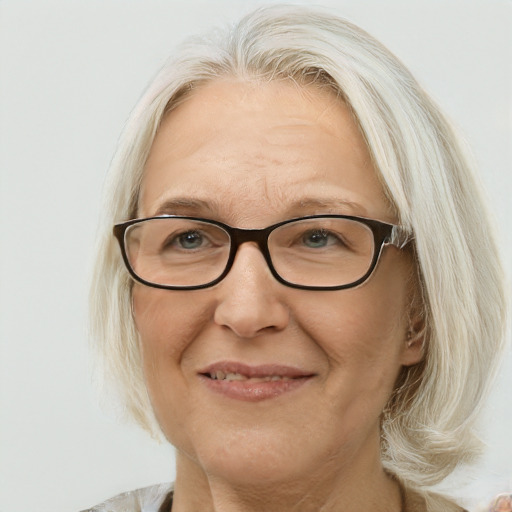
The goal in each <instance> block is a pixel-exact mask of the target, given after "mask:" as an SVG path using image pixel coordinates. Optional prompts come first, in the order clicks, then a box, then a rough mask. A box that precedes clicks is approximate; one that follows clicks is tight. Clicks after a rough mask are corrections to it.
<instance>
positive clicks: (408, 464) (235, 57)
mask: <svg viewBox="0 0 512 512" xmlns="http://www.w3.org/2000/svg"><path fill="white" fill-rule="evenodd" d="M221 77H222V78H230V77H233V78H235V79H237V80H248V81H258V80H263V81H268V80H280V79H292V80H294V81H296V82H297V83H299V84H313V85H317V86H319V87H329V88H330V89H332V90H333V91H335V92H336V94H338V95H339V97H340V98H341V100H342V101H344V102H345V103H346V104H347V105H348V106H349V108H350V109H351V110H352V113H353V116H354V119H355V120H356V122H357V123H358V125H359V128H360V130H361V133H362V134H363V136H364V138H365V141H366V144H367V146H368V149H369V151H370V154H371V156H372V159H373V162H374V165H375V169H376V170H377V173H378V176H379V179H380V180H381V183H382V185H383V187H384V189H385V192H386V194H387V197H388V199H389V200H390V202H391V204H392V205H393V206H394V208H395V209H396V212H397V214H398V216H399V219H400V223H401V224H402V225H403V226H404V227H405V228H406V229H409V230H411V231H412V232H413V233H414V238H415V254H416V260H417V268H418V275H419V283H420V288H421V292H422V299H423V304H422V308H423V310H424V315H425V317H424V318H425V322H426V326H427V327H426V332H425V334H426V354H425V358H424V361H423V362H422V363H420V364H419V365H416V366H413V367H411V368H404V369H403V371H402V373H401V375H400V377H399V381H398V382H397V387H396V390H395V393H394V394H393V396H392V397H391V399H390V401H389V404H388V406H387V407H386V409H385V411H384V412H383V417H382V460H383V463H384V465H385V467H386V468H387V469H388V470H389V471H391V472H392V473H394V474H395V475H396V476H397V477H398V478H400V479H401V480H402V481H404V482H405V483H407V484H408V485H409V486H411V487H413V488H416V489H421V488H425V487H427V486H431V485H433V484H436V483H438V482H440V481H441V480H442V479H443V478H444V477H446V476H447V475H448V474H449V473H450V472H451V471H452V470H453V469H454V468H455V466H456V465H457V464H459V463H461V462H468V461H470V460H472V458H473V457H474V455H475V454H476V453H477V452H478V449H479V441H478V439H477V437H476V435H475V432H474V423H475V420H476V418H477V413H478V412H479V409H480V408H481V405H482V402H483V400H484V398H485V396H486V393H487V391H488V387H489V384H490V382H491V380H492V377H493V375H494V374H495V371H496V366H497V362H498V359H499V357H500V354H501V352H502V348H503V343H504V341H503V340H504V333H503V331H504V322H505V306H504V290H503V284H502V283H503V278H502V272H501V266H500V262H499V258H498V254H497V249H496V246H495V242H494V237H493V234H492V229H491V227H490V224H489V221H488V216H487V214H486V209H485V206H484V204H483V201H482V198H481V196H480V193H479V185H478V184H477V182H476V180H475V177H474V173H473V169H472V162H471V159H470V158H469V157H468V156H467V155H468V150H467V149H466V148H465V147H464V144H463V143H462V142H461V140H460V139H459V138H458V136H457V135H456V134H455V132H454V130H453V128H452V126H451V125H450V123H449V122H448V121H447V120H446V119H445V117H444V116H443V115H442V114H441V113H440V111H439V109H438V107H437V106H436V105H435V104H434V103H433V101H432V100H431V99H430V98H429V97H428V96H427V94H426V93H425V92H424V91H423V90H422V89H421V88H420V86H419V85H418V84H417V83H416V81H415V79H414V78H413V77H412V76H411V74H410V73H409V71H408V70H407V69H406V68H405V67H404V65H403V64H402V63H401V62H399V60H398V59H397V58H396V57H394V56H393V55H392V54H391V53H390V52H389V51H388V50H387V49H386V48H384V47H383V46H382V45H381V44H380V43H379V42H377V41H376V40H375V39H373V38H372V37H371V36H369V35H368V34H367V33H365V32H364V31H363V30H361V29H360V28H358V27H356V26H354V25H353V24H351V23H349V22H347V21H345V20H343V19H340V18H337V17H335V16H333V15H332V14H327V13H324V12H323V11H321V10H317V9H310V8H306V7H298V6H291V7H286V6H272V7H266V8H262V9H258V10H256V11H254V12H253V13H251V14H249V15H248V16H246V17H245V18H243V19H242V20H241V21H240V22H239V23H238V24H236V25H235V26H234V27H232V28H230V30H229V31H227V32H225V33H219V32H217V33H215V34H214V35H213V36H211V37H207V38H201V39H193V40H190V41H189V42H188V43H187V44H185V45H184V46H183V47H182V48H181V49H180V52H179V53H178V54H177V55H176V56H175V57H174V58H173V59H172V60H170V61H169V62H168V63H167V64H166V65H165V66H164V68H163V69H162V70H161V71H160V73H159V74H158V75H157V77H156V78H155V80H154V81H153V82H152V83H151V84H150V86H149V88H148V89H147V91H146V92H145V94H144V95H143V97H142V99H141V100H140V102H139V104H138V105H137V107H136V108H135V110H134V112H133V113H132V116H131V118H130V120H129V122H128V124H127V126H126V129H125V131H124V133H123V135H122V138H121V140H120V143H119V148H118V151H117V153H116V156H115V158H114V160H113V163H112V167H111V171H110V174H109V180H108V183H107V187H106V196H105V203H104V210H103V215H102V227H101V230H100V236H99V242H98V248H97V256H96V258H97V259H96V266H95V274H94V276H93V281H92V287H91V296H90V298H91V329H92V334H93V336H94V339H95V340H96V341H97V345H96V346H97V348H98V352H99V356H100V361H101V362H102V371H103V374H104V375H107V376H108V377H109V378H110V380H111V381H113V382H114V383H115V384H116V385H117V386H118V390H119V393H120V395H121V400H122V403H123V404H124V405H125V407H127V409H128V411H129V412H130V413H131V415H132V417H133V418H135V419H136V421H137V422H138V423H140V424H141V425H142V426H143V427H144V428H146V429H148V430H149V431H150V432H153V433H156V432H158V425H157V424H156V421H155V418H154V415H153V412H152V408H151V404H150V400H149V397H148V393H147V390H146V387H145V383H144V375H143V370H142V363H141V354H140V351H139V339H138V334H137V331H136V328H135V326H134V321H133V318H132V312H131V287H132V283H131V280H130V278H129V276H128V273H127V271H126V270H125V268H124V265H123V262H122V260H121V256H120V251H119V249H118V247H117V246H116V241H115V240H114V237H113V236H112V225H113V223H114V222H117V221H122V220H125V219H129V218H133V217H134V216H135V215H136V210H137V202H138V197H139V191H140V186H141V180H142V176H143V172H144V165H145V162H146V159H147V156H148V153H149V151H150V148H151V145H152V142H153V139H154V137H155V134H156V132H157V130H158V127H159V124H160V122H161V120H162V117H163V116H164V114H165V113H166V112H169V111H170V110H172V109H173V108H175V106H176V105H178V104H179V103H180V102H181V101H185V100H186V98H187V93H188V92H189V91H191V90H193V89H194V88H197V87H200V85H201V84H202V83H206V82H209V81H214V80H216V79H219V78H221Z"/></svg>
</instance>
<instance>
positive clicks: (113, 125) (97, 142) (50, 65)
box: [0, 0, 512, 512]
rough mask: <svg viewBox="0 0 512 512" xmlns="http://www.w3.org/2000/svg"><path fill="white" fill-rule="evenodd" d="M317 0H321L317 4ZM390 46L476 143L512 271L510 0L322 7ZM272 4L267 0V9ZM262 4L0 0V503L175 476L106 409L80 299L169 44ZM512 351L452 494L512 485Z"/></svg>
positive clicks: (349, 2)
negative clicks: (138, 117)
mask: <svg viewBox="0 0 512 512" xmlns="http://www.w3.org/2000/svg"><path fill="white" fill-rule="evenodd" d="M309 3H310V4H311V3H316V2H309ZM321 3H322V5H327V6H329V5H331V6H335V7H336V10H337V12H338V13H339V14H341V15H342V16H345V17H347V18H349V19H351V20H352V21H355V22H356V23H358V24H360V25H361V26H362V27H363V28H365V29H367V30H368V31H369V32H370V33H372V34H373V35H375V36H377V37H378V38H379V39H380V40H381V41H382V42H384V43H385V44H386V45H387V46H388V47H390V48H391V49H392V50H393V51H394V52H395V53H396V54H397V55H398V56H399V57H400V58H401V59H402V60H403V61H404V62H405V63H406V64H407V65H408V66H409V67H410V68H411V69H412V71H413V72H414V73H415V74H416V75H417V77H418V78H419V80H420V82H422V83H423V84H424V85H425V87H426V89H427V90H428V91H429V92H430V93H431V94H432V95H433V96H434V98H436V99H437V101H438V102H439V103H440V104H441V105H442V107H443V108H444V109H445V111H447V113H448V115H449V116H450V117H451V118H452V119H453V120H455V122H456V123H457V124H458V125H459V126H460V127H461V129H462V131H463V133H464V134H465V136H466V137H467V139H469V141H470V142H471V144H472V146H473V148H474V152H475V154H476V157H477V160H478V162H479V164H480V167H481V171H482V179H483V182H484V185H485V188H486V190H487V194H488V196H489V198H490V202H491V206H492V209H493V212H494V215H495V217H496V218H497V221H498V223H499V225H500V228H501V234H502V247H503V253H504V259H505V262H506V268H507V272H508V284H509V288H510V276H511V274H512V272H511V271H512V264H511V262H512V236H511V231H512V228H511V226H512V206H511V203H512V165H511V164H512V144H511V137H512V101H511V90H512V89H511V88H512V66H511V64H512V2H511V1H510V0H478V1H477V0H408V1H406V0H403V1H397V0H385V1H384V0H338V1H336V2H333V1H325V0H324V1H323V2H321ZM259 4H261V2H259ZM255 5H258V4H257V3H256V2H252V1H245V2H244V1H241V0H238V1H237V0H222V1H220V0H217V1H209V2H207V1H198V0H188V1H183V2H181V1H177V0H167V1H163V0H162V1H157V0H144V1H143V0H133V1H129V0H124V1H122V0H101V1H100V0H87V1H85V0H81V1H72V0H68V1H64V0H61V1H59V2H57V1H50V0H44V1H36V0H33V1H23V0H18V1H16V0H11V1H8V0H0V340H1V341H0V343H1V344H0V415H1V423H0V465H1V466H0V512H18V511H19V512H21V511H23V512H24V511H27V510H37V511H40V512H50V511H51V512H60V511H62V512H64V511H76V510H80V509H82V508H86V507H87V506H91V505H93V504H94V503H96V502H98V501H102V500H103V499H105V498H107V497H109V496H111V495H114V494H116V493H118V492H121V491H124V490H128V489H132V488H135V487H140V486H144V485H149V484H152V483H157V482H161V481H169V480H171V479H172V478H173V476H174V469H173V459H172V457H173V456H172V450H171V448H170V447H168V446H166V445H159V444H157V443H156V442H154V441H152V440H151V439H149V438H148V437H147V436H146V434H145V433H143V432H141V431H139V430H138V429H137V428H136V427H134V426H131V425H129V424H128V425H127V424H123V423H121V422H119V421H118V420H117V419H116V416H117V415H116V414H115V413H114V412H112V411H111V410H106V408H105V407H103V408H101V407H100V406H99V405H98V399H97V398H96V396H95V394H94V391H93V386H92V383H91V377H90V366H91V361H90V356H89V354H88V340H87V333H86V325H87V321H86V315H87V313H86V295H87V281H88V275H89V272H90V260H91V252H92V251H91V247H92V245H93V240H94V233H95V229H96V224H97V218H98V206H99V199H100V194H101V189H102V184H103V181H104V177H105V173H106V170H107V168H108V165H109V160H110V158H111V156H112V154H113V152H114V149H115V146H116V140H117V137H118V135H119V133H120V131H121V128H122V126H123V123H124V121H125V119H126V117H127V115H128V113H129V111H130V110H131V108H132V107H133V106H134V104H135V102H136V100H137V99H138V97H139V96H140V93H141V92H142V90H143V88H144V87H145V85H146V84H147V82H148V80H149V79H150V77H151V76H153V75H154V73H155V72H156V70H157V68H158V67H159V66H160V65H161V64H162V63H163V61H164V60H165V58H166V57H167V56H168V55H169V54H170V52H171V51H172V48H173V46H175V44H176V43H178V42H179V41H181V40H182V39H183V37H184V36H186V35H187V34H190V33H196V32H198V31H202V30H204V29H205V28H208V27H211V26H212V25H218V24H222V23H224V22H226V21H229V20H233V19H236V18H238V17H239V15H241V14H243V13H245V12H247V11H248V10H250V9H251V8H252V7H253V6H255ZM511 392H512V355H511V353H510V350H509V351H508V353H507V359H506V360H505V361H504V366H503V370H502V374H501V376H500V379H499V381H498V385H497V387H496V390H495V392H494V394H493V395H492V400H491V403H490V406H489V409H488V412H487V415H486V421H485V424H484V427H483V435H484V437H485V438H486V440H487V442H488V445H489V450H488V452H487V454H486V456H485V458H484V459H483V461H482V462H481V464H480V465H479V466H478V467H477V470H476V471H475V472H473V473H472V474H470V475H469V476H468V474H467V473H463V476H464V477H465V481H466V482H469V485H466V487H463V486H462V484H461V483H456V484H452V488H451V491H452V492H454V493H455V494H456V495H466V496H467V497H468V498H469V499H470V502H472V503H473V502H474V503H476V502H479V501H481V502H485V501H487V500H488V499H490V497H491V496H492V495H493V494H494V493H497V492H502V491H506V490H508V491H512V489H511V487H512V478H511V477H512V468H511V466H512V407H511V402H512V399H511Z"/></svg>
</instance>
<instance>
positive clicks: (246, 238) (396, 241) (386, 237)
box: [113, 215, 413, 291]
mask: <svg viewBox="0 0 512 512" xmlns="http://www.w3.org/2000/svg"><path fill="white" fill-rule="evenodd" d="M319 218H322V219H347V220H352V221H356V222H360V223H361V224H364V225H366V226H368V227H369V228H370V230H371V232H372V234H373V240H374V249H373V257H372V262H371V264H370V266H369V268H368V271H367V272H366V274H365V275H364V276H363V277H361V278H359V279H358V280H357V281H354V282H352V283H348V284H343V285H338V286H309V285H301V284H296V283H291V282H289V281H286V280H285V279H283V278H282V277H281V276H280V275H279V274H278V273H277V271H276V269H275V268H274V265H273V263H272V258H271V256H270V251H269V249H268V237H269V236H270V234H271V233H272V231H274V230H275V229H277V228H279V227H281V226H284V225H285V224H290V223H292V222H297V221H301V220H308V219H319ZM153 219H183V220H196V221H200V222H204V223H207V224H212V225H214V226H218V227H220V228H222V229H223V230H224V231H226V232H227V233H228V235H229V238H230V248H229V256H228V260H227V262H226V267H225V269H224V271H223V272H222V273H221V275H220V276H219V277H217V278H216V279H214V280H213V281H210V282H208V283H205V284H200V285H193V286H172V285H164V284H158V283H151V282H150V281H146V280H145V279H142V278H141V277H140V276H138V275H137V274H136V273H135V271H134V270H133V268H132V266H131V265H130V261H129V259H128V255H127V252H126V247H125V233H126V230H127V229H128V228H129V227H130V226H133V225H134V224H140V223H142V222H145V221H148V220H153ZM113 233H114V236H115V237H116V239H117V241H118V242H119V247H120V248H121V254H122V257H123V261H124V263H125V265H126V268H127V270H128V272H129V273H130V275H131V276H132V278H133V279H134V280H135V281H137V282H139V283H142V284H145V285H146V286H150V287H152V288H161V289H164V290H200V289H202V288H209V287H211V286H214V285H216V284H217V283H219V282H220V281H222V280H223V279H224V278H225V277H226V276H227V275H228V273H229V271H230V270H231V268H232V266H233V262H234V261H235V256H236V253H237V252H238V248H239V247H240V246H241V245H242V244H244V243H247V242H256V244H257V245H258V248H259V250H260V251H261V253H262V254H263V257H264V258H265V261H266V263H267V265H268V267H269V269H270V272H271V273H272V275H273V276H274V277H275V279H276V280H277V281H279V282H280V283H282V284H284V285H285V286H289V287H291V288H298V289H300V290H317V291H329V290H345V289H347V288H354V287H356V286H358V285H360V284H362V283H364V282H365V281H366V280H367V279H368V278H369V277H370V276H371V275H372V273H373V271H374V270H375V267H376V266H377V263H378V261H379V258H380V255H381V253H382V248H383V247H384V246H385V245H393V246H394V247H396V248H398V249H400V250H401V249H404V247H405V246H407V245H408V244H409V242H411V240H412V239H413V237H412V235H410V234H409V233H408V232H407V231H406V230H405V228H403V227H402V226H399V225H396V224H388V223H386V222H381V221H379V220H374V219H367V218H365V217H355V216H352V215H308V216H306V217H297V218H294V219H288V220H285V221H282V222H278V223H277V224H272V225H271V226H268V227H266V228H262V229H242V228H234V227H232V226H229V225H227V224H224V223H222V222H218V221H216V220H212V219H204V218H201V217H189V216H182V215H158V216H155V217H146V218H142V219H133V220H128V221H125V222H120V223H118V224H115V225H114V229H113Z"/></svg>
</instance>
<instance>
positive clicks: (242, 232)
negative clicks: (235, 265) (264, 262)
mask: <svg viewBox="0 0 512 512" xmlns="http://www.w3.org/2000/svg"><path fill="white" fill-rule="evenodd" d="M271 231H272V227H269V228H262V229H242V228H231V229H230V233H229V234H230V237H231V252H232V254H233V257H234V256H235V255H236V253H237V252H238V248H239V247H240V246H241V245H242V244H245V243H247V242H256V244H257V245H258V248H259V250H260V251H261V252H262V254H263V256H265V259H267V253H268V247H267V241H268V236H269V234H270V232H271Z"/></svg>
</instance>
